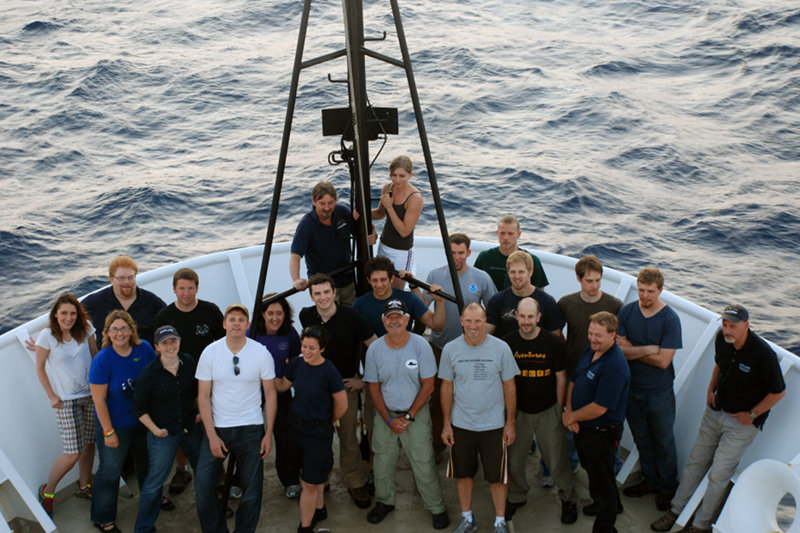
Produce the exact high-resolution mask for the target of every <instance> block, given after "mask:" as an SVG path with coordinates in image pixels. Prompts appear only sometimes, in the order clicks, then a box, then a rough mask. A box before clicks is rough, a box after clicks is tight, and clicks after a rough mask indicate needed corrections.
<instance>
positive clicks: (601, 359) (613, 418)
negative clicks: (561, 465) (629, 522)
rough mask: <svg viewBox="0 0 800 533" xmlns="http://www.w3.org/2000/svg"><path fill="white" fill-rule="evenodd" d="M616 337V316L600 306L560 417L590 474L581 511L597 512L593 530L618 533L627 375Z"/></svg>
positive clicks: (602, 532) (593, 319)
mask: <svg viewBox="0 0 800 533" xmlns="http://www.w3.org/2000/svg"><path fill="white" fill-rule="evenodd" d="M616 338H617V317H615V316H614V315H612V314H611V313H609V312H608V311H600V312H599V313H595V314H594V315H592V316H591V317H590V318H589V346H588V347H587V348H586V350H584V352H583V354H582V355H581V357H580V359H579V360H578V367H577V369H576V370H575V374H573V375H572V378H571V379H570V384H569V388H568V389H567V406H566V408H565V409H564V414H563V415H562V416H561V420H562V422H563V423H564V425H565V426H566V427H567V429H569V430H570V431H572V432H573V433H575V447H576V448H577V449H578V456H579V457H580V459H581V465H582V466H583V468H584V469H585V470H586V473H587V474H588V475H589V493H590V494H591V496H592V500H593V501H592V503H591V504H590V505H587V506H586V507H584V509H583V512H584V514H587V515H590V516H595V520H594V527H593V528H592V533H616V531H617V530H616V529H615V528H614V523H615V522H616V521H617V513H619V512H621V511H622V505H621V504H620V501H619V492H618V491H617V481H616V480H615V479H614V454H615V453H616V450H617V446H619V439H620V437H621V436H622V423H623V422H624V420H625V406H626V403H627V401H628V388H629V386H630V380H631V374H630V369H629V368H628V364H627V363H626V361H625V356H624V355H623V354H622V350H620V348H619V346H617V343H616Z"/></svg>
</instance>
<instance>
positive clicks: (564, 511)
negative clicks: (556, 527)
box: [561, 501, 578, 524]
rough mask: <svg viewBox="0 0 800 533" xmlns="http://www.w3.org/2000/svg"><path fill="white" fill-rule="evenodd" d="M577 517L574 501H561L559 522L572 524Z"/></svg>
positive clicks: (576, 507)
mask: <svg viewBox="0 0 800 533" xmlns="http://www.w3.org/2000/svg"><path fill="white" fill-rule="evenodd" d="M577 519H578V506H577V505H575V502H564V501H562V502H561V523H562V524H574V523H575V521H576V520H577Z"/></svg>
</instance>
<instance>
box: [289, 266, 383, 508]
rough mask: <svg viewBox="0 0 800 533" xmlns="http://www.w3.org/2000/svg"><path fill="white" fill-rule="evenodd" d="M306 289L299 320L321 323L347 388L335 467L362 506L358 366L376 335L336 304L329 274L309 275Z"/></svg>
mask: <svg viewBox="0 0 800 533" xmlns="http://www.w3.org/2000/svg"><path fill="white" fill-rule="evenodd" d="M308 291H309V292H310V293H311V301H313V302H314V305H313V306H312V307H305V308H303V309H302V310H301V311H300V323H301V324H302V325H303V327H304V328H305V327H307V326H315V325H321V326H323V327H324V328H325V330H326V331H327V332H328V336H329V339H330V340H329V342H328V347H327V348H326V349H325V359H328V360H329V361H331V362H332V363H333V364H334V365H335V366H336V369H337V370H338V371H339V373H340V374H341V375H342V381H344V386H345V389H346V390H347V412H346V413H345V414H344V416H342V418H341V419H340V420H339V426H338V427H337V428H336V432H337V434H338V436H339V467H340V468H341V470H342V474H343V475H344V477H345V479H346V481H347V488H348V491H349V492H350V495H351V496H352V497H353V500H354V501H355V502H356V505H358V506H359V507H361V508H364V509H366V508H367V507H369V506H370V504H371V501H370V496H369V491H368V490H367V487H366V485H367V474H366V472H364V470H363V469H362V467H361V450H360V448H359V446H358V434H357V430H358V395H359V393H360V392H361V390H362V389H363V388H364V384H363V383H362V381H361V376H360V374H359V371H358V370H359V368H358V367H359V363H360V361H361V360H360V352H361V345H362V344H364V345H365V346H369V345H370V343H372V341H374V340H375V339H376V338H377V337H376V336H375V333H373V331H372V328H371V327H370V326H369V324H367V322H366V321H365V320H364V318H363V317H362V316H361V314H360V313H359V312H358V311H356V310H354V309H353V308H352V307H349V306H346V305H342V304H337V303H336V301H335V298H336V288H335V286H334V281H333V279H332V278H331V277H330V276H328V275H327V274H314V275H313V276H311V279H309V280H308Z"/></svg>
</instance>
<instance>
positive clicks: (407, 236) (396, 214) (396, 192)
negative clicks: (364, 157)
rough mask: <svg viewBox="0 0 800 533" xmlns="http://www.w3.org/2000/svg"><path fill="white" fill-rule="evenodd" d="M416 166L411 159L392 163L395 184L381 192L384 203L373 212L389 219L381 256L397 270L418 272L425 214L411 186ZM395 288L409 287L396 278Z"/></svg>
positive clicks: (384, 231)
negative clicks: (417, 236) (418, 233)
mask: <svg viewBox="0 0 800 533" xmlns="http://www.w3.org/2000/svg"><path fill="white" fill-rule="evenodd" d="M413 175H414V167H413V165H412V163H411V159H409V157H408V156H405V155H401V156H398V157H395V158H394V159H393V160H392V162H391V164H389V177H390V178H391V181H390V182H389V183H387V184H386V185H384V186H383V189H382V190H381V203H380V205H378V207H377V208H375V209H373V210H372V219H373V220H377V219H381V218H384V217H386V224H384V226H383V231H382V232H381V242H380V244H379V245H378V255H382V256H384V257H388V258H389V259H391V260H392V263H393V264H394V267H395V268H396V269H397V270H398V271H400V270H407V271H409V272H411V271H413V270H414V227H415V226H416V225H417V221H418V220H419V216H420V214H422V193H420V192H419V190H418V189H417V188H416V187H414V186H413V185H411V178H412V177H413ZM392 286H393V287H394V288H396V289H402V288H403V287H405V281H403V280H402V279H400V278H398V277H395V278H394V280H393V282H392Z"/></svg>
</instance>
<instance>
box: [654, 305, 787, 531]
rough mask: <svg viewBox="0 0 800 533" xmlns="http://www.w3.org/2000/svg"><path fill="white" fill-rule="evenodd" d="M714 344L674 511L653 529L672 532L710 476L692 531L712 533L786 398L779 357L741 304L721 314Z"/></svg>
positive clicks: (666, 515)
mask: <svg viewBox="0 0 800 533" xmlns="http://www.w3.org/2000/svg"><path fill="white" fill-rule="evenodd" d="M721 318H722V329H721V330H720V331H719V333H717V338H716V342H715V350H716V353H715V355H714V362H715V365H714V369H713V370H712V372H711V381H710V382H709V384H708V397H707V400H706V403H707V407H706V410H705V413H704V414H703V419H702V420H701V421H700V430H699V431H698V432H697V440H695V442H694V446H693V447H692V451H691V453H690V454H689V459H688V460H687V461H686V466H684V468H683V476H682V477H681V482H680V485H679V486H678V491H677V492H676V493H675V497H673V498H672V502H671V505H670V510H669V511H668V512H667V514H665V515H664V516H662V517H661V518H659V519H658V520H656V521H655V522H653V523H652V524H650V527H651V528H652V529H653V530H654V531H669V530H670V529H672V525H673V524H674V523H675V521H676V520H677V518H678V515H679V514H680V513H681V511H682V510H683V508H684V507H685V506H686V503H687V502H688V501H689V498H691V496H692V494H694V491H695V490H696V489H697V486H698V485H699V484H700V482H701V481H702V480H703V477H704V476H705V474H706V472H707V471H709V469H710V474H709V476H708V488H706V492H705V494H704V495H703V502H702V503H701V504H700V507H699V508H698V509H697V512H696V513H695V517H694V522H693V523H692V531H693V532H696V533H705V532H708V533H710V532H711V521H712V519H713V518H714V513H715V512H716V510H717V509H718V508H719V507H720V504H721V503H722V502H723V500H724V499H725V494H726V491H727V488H728V482H729V480H730V478H731V476H732V475H733V473H734V471H735V470H736V467H737V465H738V464H739V460H740V459H741V458H742V455H743V454H744V452H745V451H746V450H747V447H748V446H749V445H750V443H751V442H753V439H754V438H755V437H756V435H758V432H759V430H760V429H761V428H762V427H763V426H764V421H765V420H766V419H767V416H768V415H769V410H770V409H771V408H772V407H773V406H774V405H775V404H776V403H778V401H779V400H780V399H781V398H783V397H784V396H785V395H786V384H785V382H784V380H783V372H782V371H781V367H780V364H779V363H778V357H777V355H775V352H774V351H773V350H772V348H770V347H769V345H768V344H767V343H766V342H764V340H762V339H761V337H759V336H758V335H756V334H755V333H753V332H752V331H750V322H749V320H750V315H749V313H748V312H747V309H745V308H744V307H742V306H741V305H729V306H727V307H726V308H725V309H724V310H723V311H722V315H721Z"/></svg>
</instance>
